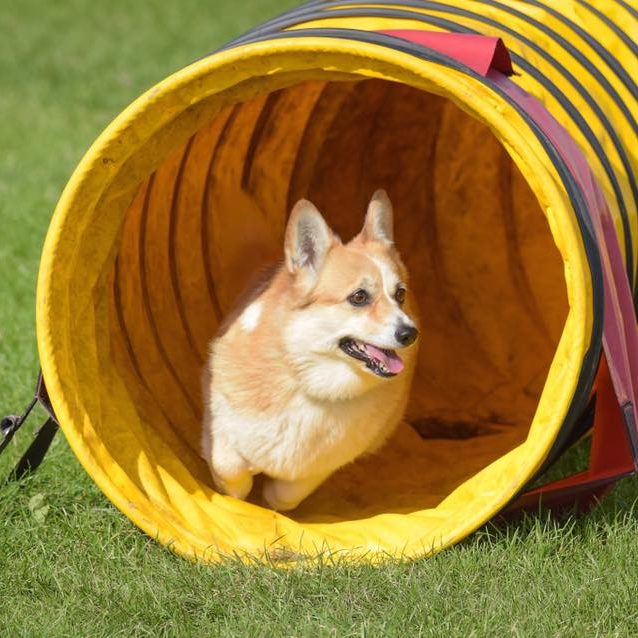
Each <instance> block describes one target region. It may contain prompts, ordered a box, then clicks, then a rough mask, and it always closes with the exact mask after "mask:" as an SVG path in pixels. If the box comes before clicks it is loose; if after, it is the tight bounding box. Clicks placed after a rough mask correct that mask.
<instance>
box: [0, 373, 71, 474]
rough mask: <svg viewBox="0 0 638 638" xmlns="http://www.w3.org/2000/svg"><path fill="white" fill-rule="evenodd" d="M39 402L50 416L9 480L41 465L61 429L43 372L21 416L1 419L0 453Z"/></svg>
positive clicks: (28, 472)
mask: <svg viewBox="0 0 638 638" xmlns="http://www.w3.org/2000/svg"><path fill="white" fill-rule="evenodd" d="M38 403H39V404H40V405H41V406H42V407H43V408H44V410H45V411H46V412H47V414H48V415H49V417H48V419H47V420H46V421H45V422H44V423H43V424H42V425H41V426H40V428H39V429H38V431H37V432H36V435H35V438H34V439H33V441H32V442H31V445H29V447H28V448H27V450H26V452H25V453H24V454H23V455H22V457H21V458H20V460H19V461H18V463H17V465H16V466H15V467H14V468H13V470H12V471H11V473H10V474H9V476H8V481H20V480H22V479H23V478H25V477H26V476H27V475H28V474H30V473H31V472H34V471H35V470H36V469H37V468H38V467H39V466H40V464H41V463H42V461H43V460H44V457H45V456H46V454H47V452H48V451H49V448H50V447H51V443H52V442H53V439H54V437H55V434H56V432H57V431H58V429H59V425H58V423H57V420H56V418H55V414H54V412H53V408H52V407H51V402H50V401H49V394H48V392H47V389H46V385H45V384H44V379H43V378H42V374H39V375H38V382H37V385H36V390H35V394H34V396H33V399H31V401H30V402H29V405H28V406H27V407H26V409H25V410H24V412H23V413H22V414H21V415H20V416H16V415H10V416H7V417H5V418H4V419H2V421H0V434H1V435H2V436H3V439H2V441H1V442H0V454H1V453H2V452H3V451H4V450H5V449H6V447H7V446H8V445H9V443H10V442H11V440H12V439H13V437H14V436H15V434H16V433H17V432H18V430H19V429H20V428H21V427H22V426H23V425H24V423H25V422H26V421H27V419H28V418H29V416H30V414H31V412H32V411H33V408H35V406H36V405H37V404H38Z"/></svg>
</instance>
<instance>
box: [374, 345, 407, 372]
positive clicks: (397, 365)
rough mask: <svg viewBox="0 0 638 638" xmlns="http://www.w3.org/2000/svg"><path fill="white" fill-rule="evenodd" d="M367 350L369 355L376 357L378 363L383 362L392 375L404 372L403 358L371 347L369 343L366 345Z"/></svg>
mask: <svg viewBox="0 0 638 638" xmlns="http://www.w3.org/2000/svg"><path fill="white" fill-rule="evenodd" d="M366 350H367V351H368V354H369V355H370V356H372V357H374V358H375V359H376V360H377V361H381V362H382V363H384V364H385V367H386V368H387V369H388V370H389V371H390V372H391V373H392V374H399V372H401V370H403V368H404V364H403V361H402V360H401V357H399V356H398V355H397V354H395V353H394V352H393V353H392V354H388V353H386V352H384V351H383V350H379V348H375V347H374V346H371V345H370V344H369V343H366Z"/></svg>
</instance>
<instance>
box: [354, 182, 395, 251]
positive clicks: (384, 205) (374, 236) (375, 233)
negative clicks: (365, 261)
mask: <svg viewBox="0 0 638 638" xmlns="http://www.w3.org/2000/svg"><path fill="white" fill-rule="evenodd" d="M393 218H394V215H393V212H392V202H391V201H390V198H389V197H388V194H387V193H386V192H385V191H384V190H378V191H377V192H376V193H375V194H374V195H373V196H372V199H371V200H370V205H369V206H368V212H367V214H366V221H365V224H364V225H363V230H362V231H361V238H362V239H363V241H385V242H390V243H392V242H393V241H394V230H393Z"/></svg>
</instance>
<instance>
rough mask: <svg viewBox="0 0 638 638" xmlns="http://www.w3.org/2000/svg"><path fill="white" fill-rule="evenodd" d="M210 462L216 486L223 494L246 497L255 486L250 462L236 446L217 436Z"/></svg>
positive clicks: (242, 498)
mask: <svg viewBox="0 0 638 638" xmlns="http://www.w3.org/2000/svg"><path fill="white" fill-rule="evenodd" d="M208 464H209V466H210V472H211V474H212V476H213V481H214V482H215V486H216V487H217V489H218V490H219V491H220V492H221V493H222V494H228V496H234V497H235V498H238V499H241V500H242V501H243V500H245V499H246V497H247V496H248V495H249V494H250V490H251V489H252V488H253V475H252V472H251V471H250V465H249V463H248V462H247V461H246V459H245V458H244V457H243V456H241V454H239V453H238V452H237V451H236V450H235V448H233V447H232V446H230V445H226V444H224V441H223V439H221V437H216V438H215V442H214V444H213V446H212V454H211V457H210V460H209V462H208Z"/></svg>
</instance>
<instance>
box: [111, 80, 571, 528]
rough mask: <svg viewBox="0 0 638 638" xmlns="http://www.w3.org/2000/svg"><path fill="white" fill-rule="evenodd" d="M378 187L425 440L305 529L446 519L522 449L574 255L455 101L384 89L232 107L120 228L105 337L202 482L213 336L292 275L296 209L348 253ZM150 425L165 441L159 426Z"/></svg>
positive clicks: (294, 91)
mask: <svg viewBox="0 0 638 638" xmlns="http://www.w3.org/2000/svg"><path fill="white" fill-rule="evenodd" d="M414 140H419V143H418V144H415V143H414ZM379 185H382V186H383V187H385V188H387V189H388V192H389V194H390V196H391V198H392V200H393V202H394V205H395V207H396V217H397V221H396V241H397V245H398V246H399V247H400V249H401V251H402V252H403V254H404V255H405V259H406V264H407V266H408V268H409V269H410V273H411V288H412V289H413V290H414V292H415V295H416V298H417V300H418V301H419V305H420V314H421V317H422V322H423V334H424V338H423V343H422V347H421V350H420V357H421V358H420V362H419V366H418V371H417V376H416V381H415V383H414V388H413V391H412V399H411V404H410V408H409V415H408V422H409V423H411V424H412V425H413V426H414V427H415V428H416V430H417V431H418V432H420V433H421V434H422V435H423V436H424V437H425V439H426V440H424V441H422V440H421V439H420V437H419V436H418V435H417V434H416V433H414V432H411V431H410V430H409V429H408V428H405V430H404V433H403V435H402V436H401V437H399V439H398V440H397V441H396V445H395V446H391V447H390V449H389V450H386V452H385V453H383V454H381V456H380V458H375V459H373V460H372V459H371V460H370V461H369V462H368V463H366V462H363V463H360V464H358V466H354V467H350V468H347V469H345V470H344V471H342V472H341V473H340V474H339V475H337V476H335V477H334V479H333V480H332V481H330V482H329V484H327V485H325V487H324V488H323V489H321V490H320V491H319V493H317V494H316V495H315V496H314V497H312V498H311V499H310V500H308V501H307V502H306V503H305V504H304V505H303V506H302V507H301V508H300V510H299V511H298V512H297V513H296V514H293V515H292V516H293V517H295V518H297V517H299V518H301V519H304V520H305V519H309V520H315V519H316V518H318V517H319V518H322V517H330V518H337V519H338V518H340V517H342V518H362V517H364V516H368V515H371V514H374V513H380V512H387V511H402V512H405V511H417V510H420V509H423V508H424V507H433V506H436V505H437V504H438V503H439V502H440V501H441V500H442V499H443V498H444V496H445V495H446V494H447V493H448V492H449V491H450V490H451V489H452V488H453V487H456V486H457V485H458V484H459V483H460V482H461V481H462V480H463V479H465V478H466V477H467V476H470V475H472V474H474V473H476V471H477V470H478V469H480V468H482V467H483V466H485V465H486V464H487V463H488V462H489V461H491V460H493V459H495V458H498V457H499V456H501V455H502V454H503V453H504V452H505V451H506V450H508V449H510V448H511V447H513V446H514V445H515V444H517V443H520V442H521V441H522V440H523V439H524V438H525V436H526V434H527V430H528V428H529V424H530V423H531V420H532V417H533V415H534V411H535V409H536V405H537V403H538V399H539V397H540V393H541V391H542V389H543V386H544V383H545V379H546V376H547V371H548V369H549V365H550V363H551V361H552V358H553V356H554V353H555V350H556V345H557V343H558V339H559V338H560V335H561V332H562V329H563V325H564V322H565V318H566V314H567V299H566V293H565V284H564V281H563V275H562V262H561V259H560V255H559V253H558V251H557V250H556V247H555V245H554V242H553V239H552V236H551V233H550V230H549V227H548V225H547V222H546V220H545V218H544V216H543V214H542V211H541V210H540V208H539V206H538V202H537V201H536V200H535V198H534V196H533V194H532V193H531V191H530V189H529V187H528V186H527V183H526V182H525V180H524V179H523V177H522V176H521V173H520V171H519V170H518V169H517V168H516V167H515V166H514V164H513V162H512V161H511V159H510V158H509V156H508V155H507V153H506V152H505V151H504V149H503V147H502V146H501V145H500V144H499V143H498V141H497V140H496V138H495V137H494V136H493V134H492V133H491V132H490V131H489V130H488V129H487V128H486V127H485V126H484V125H482V124H480V123H479V122H477V121H476V120H474V119H472V118H470V117H468V116H467V115H466V114H464V113H463V112H462V111H461V110H460V109H459V108H458V107H456V106H455V105H453V104H452V103H451V102H450V101H449V100H446V99H444V98H441V97H438V96H434V95H431V94H427V93H424V92H421V91H417V90H415V89H413V88H410V87H406V86H403V85H400V84H396V83H390V82H385V81H377V80H369V81H363V82H338V83H337V82H333V83H330V82H328V83H326V82H304V83H301V84H298V85H295V86H293V87H291V88H289V89H285V90H280V91H276V92H273V93H270V94H266V95H260V96H259V97H257V98H256V99H254V100H252V101H250V102H248V103H244V104H240V105H236V106H233V107H230V108H228V109H226V110H224V111H223V112H222V113H221V114H220V115H218V116H217V117H216V118H215V119H214V121H213V122H212V123H211V124H209V125H207V126H206V127H204V128H203V129H201V130H200V131H198V132H197V133H196V134H195V135H194V136H193V137H192V138H190V140H189V141H188V142H187V143H186V144H185V145H183V146H181V147H179V148H177V149H175V150H174V151H172V152H171V153H170V154H169V156H168V157H167V159H166V160H165V161H164V162H163V163H162V166H161V167H160V168H159V169H158V170H157V171H155V172H154V173H153V174H152V175H151V176H150V177H149V178H148V179H147V180H145V181H144V183H143V185H142V186H141V187H140V190H139V192H138V194H137V196H136V198H135V200H134V202H133V203H132V205H131V207H130V209H129V210H128V211H127V213H126V221H125V224H124V227H123V231H122V237H121V245H120V246H119V248H118V253H117V264H118V267H117V269H116V272H115V274H114V278H115V283H114V287H113V290H114V293H115V294H114V298H113V310H112V312H111V316H112V322H113V326H112V328H111V331H110V333H111V334H116V335H118V337H119V339H118V345H119V347H118V350H119V351H120V357H119V358H118V360H119V361H120V372H121V374H123V375H125V376H126V378H127V379H129V380H130V381H129V384H130V386H129V387H131V388H138V389H139V391H140V392H142V391H143V390H146V393H145V397H144V398H143V399H142V400H140V401H139V402H137V405H138V406H139V407H140V411H141V414H142V415H144V413H145V411H144V407H143V406H144V405H145V404H146V403H147V402H152V403H153V405H154V406H155V407H157V409H158V410H159V411H160V412H161V413H162V415H164V416H165V419H166V422H167V423H166V427H170V428H172V429H173V430H174V431H175V432H176V433H177V434H178V435H179V436H180V437H182V438H183V439H184V443H185V445H187V446H188V448H189V450H190V451H192V456H193V461H192V463H193V464H196V463H197V465H198V471H199V473H200V476H201V477H202V480H205V481H207V482H210V479H209V478H208V470H207V468H206V467H204V465H203V464H202V463H199V462H197V461H195V457H196V456H197V448H198V445H199V438H200V429H201V426H200V423H201V405H202V398H201V396H200V392H199V391H200V386H201V384H200V377H201V371H202V367H203V366H204V362H205V359H206V352H207V345H208V343H209V341H210V339H211V337H212V336H213V335H214V333H215V330H216V327H217V325H218V324H219V322H220V321H221V320H222V319H223V317H224V315H225V314H226V313H227V312H228V311H229V310H230V309H231V308H232V307H233V302H234V301H235V299H236V297H237V296H238V295H239V294H240V293H241V292H242V291H243V289H244V287H245V286H246V284H247V282H248V281H249V280H250V278H251V274H254V272H255V271H256V270H259V269H260V268H263V267H264V266H267V265H268V264H270V263H272V262H273V261H277V260H279V259H281V256H282V250H283V235H284V228H285V224H286V215H287V212H289V211H290V209H291V206H292V205H293V204H294V203H295V202H296V201H297V200H298V199H299V198H301V197H309V198H311V199H312V201H314V202H316V204H317V205H318V206H319V207H320V209H321V210H322V211H324V213H325V215H326V218H327V219H328V221H329V223H330V224H331V225H332V227H333V228H334V229H335V230H336V231H337V232H338V233H339V234H340V235H341V236H342V237H343V238H344V239H345V238H351V237H353V236H354V235H355V234H356V233H357V232H358V231H359V230H360V227H361V225H362V221H363V214H364V212H365V209H366V205H367V201H368V200H369V198H370V195H371V193H372V192H373V191H374V189H375V188H376V187H378V186H379ZM247 373H249V371H247ZM145 422H146V424H147V425H146V427H147V428H148V429H149V430H150V431H151V432H154V431H155V428H156V427H157V425H156V421H155V419H154V418H153V417H151V416H150V415H148V416H147V417H146V420H145ZM105 436H106V435H105ZM379 463H382V464H383V471H382V472H378V474H377V476H376V478H375V479H374V480H370V469H371V467H372V465H371V464H373V465H374V466H377V467H378V464H379Z"/></svg>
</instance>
